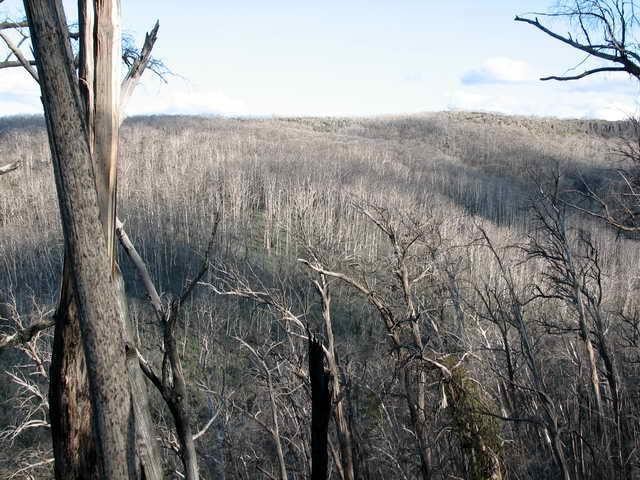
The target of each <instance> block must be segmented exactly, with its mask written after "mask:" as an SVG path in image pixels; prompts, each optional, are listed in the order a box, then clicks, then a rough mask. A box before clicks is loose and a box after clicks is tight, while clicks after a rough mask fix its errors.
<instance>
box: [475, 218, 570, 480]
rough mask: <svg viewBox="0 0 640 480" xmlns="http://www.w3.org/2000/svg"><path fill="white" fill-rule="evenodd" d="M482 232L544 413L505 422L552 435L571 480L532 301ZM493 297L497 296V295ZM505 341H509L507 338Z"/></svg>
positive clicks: (554, 448) (565, 479)
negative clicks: (537, 344)
mask: <svg viewBox="0 0 640 480" xmlns="http://www.w3.org/2000/svg"><path fill="white" fill-rule="evenodd" d="M479 230H480V233H481V235H482V238H483V240H484V242H485V245H486V246H487V248H488V249H489V251H490V252H491V254H492V256H493V258H494V260H495V262H496V264H497V266H498V271H499V274H500V277H501V279H502V281H503V282H504V285H505V290H506V295H505V296H506V299H505V304H506V305H507V308H508V310H507V311H506V312H504V317H505V319H506V321H507V322H508V323H509V324H511V325H513V326H514V327H515V329H516V331H517V332H518V336H519V340H520V343H521V347H522V356H523V358H524V362H525V364H526V366H527V370H528V371H529V373H530V375H531V388H530V390H529V391H530V392H531V394H532V395H533V396H534V398H535V400H536V401H537V402H539V404H540V409H541V410H542V415H540V416H538V415H535V416H533V417H525V418H522V417H520V418H511V417H507V418H504V420H507V421H509V420H512V421H518V422H527V423H531V424H534V425H536V426H538V427H539V428H542V429H543V430H544V431H545V433H548V435H545V437H546V438H547V439H548V446H549V447H550V449H551V452H552V454H553V458H554V461H555V463H556V465H557V467H558V469H559V471H560V476H561V478H562V479H563V480H571V474H570V469H569V464H568V462H567V458H566V455H565V453H564V448H563V444H562V439H561V433H562V425H561V415H560V413H559V412H558V406H557V405H556V402H555V401H554V400H553V398H552V397H551V396H550V395H549V389H548V387H547V385H546V382H545V379H544V376H543V373H542V370H541V366H540V361H539V359H538V358H537V356H536V353H535V351H534V348H533V341H534V339H533V338H532V335H531V331H530V326H529V325H528V322H527V321H526V319H525V313H524V307H525V305H527V304H528V303H529V302H530V299H528V298H522V294H521V292H519V291H518V288H517V286H516V282H515V280H514V278H513V274H512V271H511V269H510V268H509V266H508V265H506V264H505V262H504V260H503V258H502V256H501V255H500V253H499V252H498V250H497V249H496V247H495V246H494V244H493V242H492V241H491V239H490V237H489V235H488V234H487V232H486V231H485V230H484V229H483V228H479ZM493 295H494V296H496V297H497V295H495V294H493ZM504 341H505V342H508V340H507V339H506V338H505V340H504Z"/></svg>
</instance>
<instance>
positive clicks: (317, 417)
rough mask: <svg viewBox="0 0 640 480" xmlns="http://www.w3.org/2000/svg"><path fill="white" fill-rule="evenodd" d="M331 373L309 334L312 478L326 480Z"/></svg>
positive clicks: (318, 347) (316, 341)
mask: <svg viewBox="0 0 640 480" xmlns="http://www.w3.org/2000/svg"><path fill="white" fill-rule="evenodd" d="M330 377H331V375H330V373H329V372H327V371H325V368H324V352H323V350H322V345H321V344H320V342H319V341H318V340H317V339H316V338H314V337H313V335H311V334H309V379H310V380H311V459H312V463H311V478H312V479H313V480H325V479H326V478H327V472H328V466H329V454H328V449H327V446H328V438H327V436H328V428H329V419H330V418H331V392H330V388H329V385H330Z"/></svg>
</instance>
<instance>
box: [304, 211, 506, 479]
mask: <svg viewBox="0 0 640 480" xmlns="http://www.w3.org/2000/svg"><path fill="white" fill-rule="evenodd" d="M355 208H356V209H357V210H358V211H360V213H362V215H363V216H364V217H365V218H366V219H367V220H369V221H370V222H371V223H372V224H373V225H374V226H375V227H376V228H377V229H378V231H379V232H380V233H381V234H382V236H383V238H384V240H385V242H386V244H387V246H388V247H390V250H391V254H390V258H389V259H385V260H383V259H379V260H378V263H385V261H387V262H388V269H389V272H380V275H381V276H382V275H386V276H389V277H390V279H389V280H387V281H389V282H391V284H390V286H389V288H388V289H385V290H383V289H382V288H380V287H379V288H376V287H374V286H373V285H375V284H376V283H383V282H382V281H381V279H380V278H377V279H375V278H371V277H368V276H367V275H366V274H364V273H360V272H358V271H357V270H356V271H354V272H353V273H345V272H343V271H334V270H330V269H329V268H328V267H326V266H325V265H323V264H322V263H321V262H320V261H319V260H318V259H317V258H315V259H314V258H312V259H309V260H307V259H301V260H300V261H301V262H302V263H303V264H305V265H307V266H308V267H309V268H310V269H311V270H313V271H315V272H317V273H318V274H320V275H323V276H325V277H329V278H334V279H336V280H338V281H340V282H343V283H344V284H346V285H348V286H350V287H351V288H353V289H354V290H355V291H357V292H359V293H361V294H362V295H363V296H364V297H365V298H366V299H367V301H368V302H369V303H370V304H371V305H372V306H373V307H374V308H375V310H376V311H377V313H378V314H379V316H380V318H381V320H382V321H383V325H384V327H385V330H386V335H387V338H388V339H389V341H390V343H391V347H392V351H393V352H394V353H393V355H394V361H395V363H396V365H397V368H398V374H399V376H400V382H401V384H402V385H403V387H404V392H405V396H406V401H407V407H408V411H409V414H410V418H411V427H412V428H413V431H414V433H415V438H416V442H417V450H418V454H419V464H420V473H421V476H422V478H424V479H425V480H427V479H430V478H433V475H434V472H433V461H432V449H433V443H432V441H431V439H430V435H429V430H428V427H429V424H430V419H429V417H428V405H427V383H430V382H429V380H431V381H432V382H434V383H435V384H443V385H444V384H449V383H450V382H451V381H452V380H454V376H453V373H454V372H453V371H454V370H456V369H457V368H459V367H460V366H461V363H462V360H463V359H464V356H463V357H462V359H461V360H460V361H452V360H453V359H452V358H451V357H450V356H449V355H448V354H447V353H445V352H438V351H436V350H434V349H433V348H432V346H431V345H428V344H427V343H425V340H424V339H425V338H427V335H426V332H425V328H426V325H430V326H431V327H432V328H433V331H434V333H435V332H437V330H438V328H437V325H435V322H434V320H433V319H427V318H425V317H428V314H426V313H425V310H426V308H425V307H426V306H425V305H423V303H422V301H421V300H420V297H421V295H419V294H418V289H419V288H421V287H422V288H424V285H423V284H424V283H425V282H426V281H427V280H428V279H430V278H432V277H433V275H434V273H435V268H434V265H433V264H432V259H433V258H434V255H433V252H432V251H431V250H432V249H434V248H436V249H437V246H438V245H439V243H440V241H441V238H440V233H439V229H438V225H437V222H435V221H432V220H431V219H428V220H422V219H418V218H417V217H415V216H414V215H411V214H403V213H399V214H398V215H397V218H394V216H393V215H392V214H391V212H390V211H389V210H388V209H386V208H383V207H380V206H378V205H366V204H356V205H355ZM356 263H357V262H356ZM389 273H390V274H391V275H389ZM425 324H426V325H425ZM436 336H437V335H436ZM428 376H431V378H429V377H428ZM462 383H463V382H459V384H460V385H462ZM476 427H477V426H476V425H465V428H470V429H471V430H473V429H477V428H476ZM458 433H460V435H461V438H462V435H464V434H466V433H467V432H466V431H465V432H462V431H460V432H458ZM478 440H479V442H480V443H479V444H482V442H484V441H486V440H487V439H484V438H478ZM485 447H487V445H483V446H482V448H481V449H479V450H474V451H473V452H470V457H469V459H470V461H471V462H473V463H474V466H473V467H472V470H473V471H477V472H480V473H479V475H481V476H479V477H477V478H490V479H500V478H502V473H501V466H500V460H499V452H498V451H495V450H493V449H491V448H485ZM479 465H482V467H481V468H480V467H479Z"/></svg>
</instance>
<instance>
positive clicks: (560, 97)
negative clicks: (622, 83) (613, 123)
mask: <svg viewBox="0 0 640 480" xmlns="http://www.w3.org/2000/svg"><path fill="white" fill-rule="evenodd" d="M636 98H637V96H636V95H633V94H630V93H628V92H625V91H619V90H616V89H613V90H611V91H605V90H588V91H585V90H579V89H575V88H574V87H573V86H572V85H571V84H565V83H544V82H536V83H530V84H509V85H505V84H503V85H487V84H479V85H471V86H467V85H461V86H459V87H458V88H456V89H455V90H453V91H452V92H451V94H450V95H449V97H448V99H447V108H450V109H461V110H479V111H490V112H499V113H505V114H514V115H538V116H551V117H561V118H601V119H605V120H621V119H624V118H627V117H628V116H629V115H631V114H635V113H638V103H637V100H636Z"/></svg>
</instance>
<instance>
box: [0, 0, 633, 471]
mask: <svg viewBox="0 0 640 480" xmlns="http://www.w3.org/2000/svg"><path fill="white" fill-rule="evenodd" d="M78 5H79V19H80V21H79V25H78V31H77V32H75V31H73V30H72V31H70V30H69V28H68V27H67V21H66V19H65V15H64V12H63V10H62V3H61V2H60V1H44V0H26V1H25V8H26V13H27V19H28V20H27V21H25V22H5V23H3V24H0V32H4V31H5V30H10V29H13V30H16V29H17V31H18V32H19V35H21V36H22V37H21V38H22V40H20V41H19V42H18V43H20V44H21V43H22V42H24V41H26V39H27V38H29V39H30V42H31V45H32V47H33V49H32V52H33V55H34V59H33V60H30V59H29V58H27V57H26V56H24V55H23V54H22V53H21V52H20V50H19V49H18V46H16V45H15V44H14V43H13V42H12V41H11V37H10V36H7V35H5V34H4V33H3V34H2V35H0V37H1V38H2V39H3V41H4V42H5V44H6V45H7V47H8V48H9V50H10V51H11V55H10V56H9V58H8V60H7V61H6V62H4V63H3V64H1V65H0V66H1V67H6V68H15V67H22V68H26V69H27V70H28V71H29V72H30V73H31V76H32V77H33V80H34V81H37V82H38V83H39V85H40V88H41V92H42V99H43V106H44V111H45V121H44V122H42V121H41V120H39V119H37V118H14V119H5V120H0V155H1V156H2V158H3V159H6V163H5V162H3V166H2V167H0V188H1V190H0V194H1V195H0V259H1V260H2V263H1V264H0V366H1V367H2V368H1V370H2V372H3V373H2V374H1V376H0V392H1V393H2V397H1V398H0V401H2V404H3V413H2V414H0V447H1V448H0V476H2V477H3V478H4V477H7V478H50V477H51V476H52V475H54V476H55V477H56V478H64V479H69V478H109V479H116V478H117V479H120V478H147V479H151V478H187V479H197V478H214V479H222V478H239V479H241V478H247V479H249V478H271V479H276V478H277V479H280V480H285V479H296V478H313V479H324V478H340V479H343V480H353V479H358V478H363V479H369V478H371V479H373V478H384V477H388V478H403V479H407V480H409V479H414V478H415V479H423V480H432V479H434V480H435V479H448V478H465V479H472V480H488V479H491V480H502V479H507V478H524V479H528V478H530V479H534V478H562V479H563V480H574V479H575V480H582V479H598V478H606V477H609V478H621V479H633V478H637V477H638V475H640V451H638V448H637V445H638V442H639V441H640V419H639V416H638V413H639V412H640V357H639V356H638V348H639V347H640V345H639V343H640V309H639V307H640V305H639V304H638V301H637V298H638V288H639V284H638V274H637V267H638V264H639V263H638V262H639V261H640V252H639V250H638V248H637V238H636V235H637V231H638V228H640V227H639V224H638V222H637V214H638V212H637V203H638V196H637V194H636V192H637V184H638V180H637V178H638V175H637V171H636V170H637V165H638V159H639V158H640V155H639V153H638V150H639V149H638V138H640V137H639V136H638V124H637V122H634V121H627V122H603V121H559V120H551V119H549V120H545V119H529V118H518V117H502V116H497V115H487V114H467V113H448V114H430V115H424V116H415V117H397V118H392V117H388V118H377V119H369V120H353V119H313V118H307V119H295V118H294V119H285V118H282V119H275V120H240V119H237V120H233V119H226V120H223V119H204V118H190V117H154V118H139V119H130V120H129V121H127V122H125V123H124V125H123V127H122V129H121V123H122V113H121V109H122V108H123V107H124V105H125V104H126V99H127V98H128V96H129V95H130V94H131V92H132V90H133V88H134V87H135V84H136V83H137V82H138V80H139V79H140V77H141V75H142V72H143V71H144V70H145V69H146V68H147V67H149V66H153V65H154V60H153V59H152V58H151V51H152V48H153V45H154V42H155V38H156V35H157V33H158V24H156V26H155V27H154V28H153V29H152V30H151V31H150V33H149V34H148V35H147V37H146V40H145V43H144V45H143V46H142V48H141V50H140V51H136V50H135V49H131V48H127V49H125V50H124V53H122V51H121V45H120V37H119V31H118V28H119V25H118V22H117V18H118V11H117V10H118V2H111V1H96V2H93V1H80V2H79V4H78ZM558 8H559V10H558V11H557V12H555V14H554V15H553V16H551V17H549V18H552V19H554V20H555V19H558V18H560V19H567V20H569V23H570V25H572V26H573V28H577V32H578V34H577V35H573V36H567V37H564V36H561V35H558V34H556V33H554V30H552V29H551V28H550V27H548V26H547V25H546V24H545V23H543V22H541V21H540V20H539V19H538V18H529V17H516V20H517V21H521V22H525V23H528V24H531V25H533V26H534V27H536V28H537V29H539V30H542V31H543V32H544V33H546V34H548V35H551V36H552V37H553V38H556V39H557V40H559V41H560V42H563V43H568V44H569V45H571V46H572V47H574V48H576V49H578V50H581V51H583V52H585V53H587V54H589V55H591V56H593V57H596V58H598V59H600V60H606V61H609V62H612V63H613V64H614V66H605V67H594V68H593V69H590V70H586V71H585V72H584V73H583V74H580V75H576V76H569V77H548V79H555V80H579V79H580V78H582V77H584V76H588V75H591V74H597V73H602V72H608V71H623V72H626V73H629V74H630V75H632V76H635V77H638V76H639V75H638V74H637V72H638V71H640V70H638V71H636V69H637V68H638V67H637V62H636V60H637V58H638V56H637V55H638V54H637V53H635V51H634V48H635V44H633V43H632V42H631V41H630V40H628V36H630V35H631V33H630V32H633V31H634V28H636V18H635V12H634V5H633V3H632V2H627V1H623V0H620V1H618V0H611V1H589V2H583V1H576V2H569V3H567V4H562V5H560V6H559V7H558ZM545 18H546V17H545ZM27 29H28V34H27V33H26V32H27ZM602 32H603V33H602ZM595 33H602V34H603V38H602V39H599V38H597V37H596V35H595ZM72 40H73V41H74V42H77V48H76V49H75V51H77V56H76V58H74V53H73V52H74V50H73V49H72V43H71V41H72ZM122 60H124V61H125V66H126V73H124V74H123V75H120V74H119V73H118V72H119V69H120V64H121V62H122ZM155 65H157V63H155ZM121 77H122V78H123V79H124V80H121ZM52 164H53V169H52V168H51V165H52ZM118 177H119V178H118ZM116 184H117V185H118V186H117V188H116ZM116 191H117V192H118V195H120V198H119V199H116ZM56 199H57V202H56ZM116 205H117V208H116ZM118 246H119V248H117V247H118ZM56 285H59V287H58V288H56V287H55V286H56Z"/></svg>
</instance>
